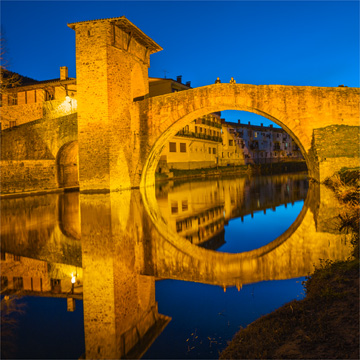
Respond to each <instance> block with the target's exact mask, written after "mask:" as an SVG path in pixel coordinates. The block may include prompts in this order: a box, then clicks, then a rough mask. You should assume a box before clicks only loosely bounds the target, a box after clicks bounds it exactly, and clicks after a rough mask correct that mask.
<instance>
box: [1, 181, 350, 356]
mask: <svg viewBox="0 0 360 360" xmlns="http://www.w3.org/2000/svg"><path fill="white" fill-rule="evenodd" d="M310 185H311V186H309V182H308V179H307V176H306V174H286V175H274V176H258V177H248V176H242V177H229V178H220V179H218V178H214V179H196V180H192V181H169V182H166V183H165V182H164V183H159V184H157V186H156V188H155V189H154V195H155V197H154V198H156V201H155V202H154V203H151V201H150V200H151V199H150V200H149V201H147V196H146V195H144V194H142V193H140V191H139V190H132V191H124V192H120V193H116V194H113V193H112V194H92V195H91V194H88V195H85V194H79V193H78V192H69V193H60V194H59V193H58V194H55V193H53V194H46V195H40V196H28V197H19V198H8V199H2V202H1V224H2V226H1V237H2V248H1V275H2V278H1V281H2V295H1V296H2V310H3V306H4V309H5V312H2V313H3V315H2V325H1V326H2V345H1V346H2V353H3V354H4V355H7V357H10V358H39V359H40V358H79V357H80V356H83V357H87V358H95V357H98V358H120V357H124V356H126V357H130V358H131V357H135V358H137V357H140V356H141V357H143V358H148V359H150V358H152V359H157V358H159V359H160V358H164V359H165V358H181V359H182V358H218V354H219V352H220V351H221V350H222V349H224V347H225V346H226V344H227V342H228V341H229V340H231V338H232V336H233V335H234V334H235V332H236V331H237V330H239V328H240V327H245V326H246V325H248V324H249V323H251V322H252V321H254V320H256V319H257V318H259V317H260V316H262V315H264V314H267V313H269V312H271V311H273V310H275V309H276V308H278V307H280V306H281V305H283V304H284V303H286V302H288V301H290V300H292V299H302V298H303V297H304V290H303V286H302V281H303V280H304V279H305V276H306V275H307V274H309V273H310V272H311V271H312V270H313V267H314V264H319V259H320V258H322V259H327V258H330V259H345V258H346V257H347V256H348V255H349V252H350V247H349V243H348V239H347V238H346V236H344V235H340V234H338V233H337V231H336V229H335V228H333V227H331V226H329V225H328V224H329V219H330V218H333V217H334V216H335V213H334V211H333V210H334V208H336V206H335V205H332V206H330V205H329V204H333V203H332V198H331V194H330V193H329V192H327V190H325V189H324V188H323V187H322V188H321V189H320V187H319V186H318V185H317V186H315V185H314V184H310ZM320 194H321V196H320ZM320 198H321V199H322V200H321V201H320ZM149 204H150V205H149ZM154 219H156V221H155V223H156V224H155V225H154ZM330 220H331V219H330ZM6 310H7V311H6ZM9 310H13V311H12V312H10V311H9ZM10 320H15V321H14V322H11V321H10Z"/></svg>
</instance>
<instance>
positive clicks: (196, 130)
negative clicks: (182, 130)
mask: <svg viewBox="0 0 360 360" xmlns="http://www.w3.org/2000/svg"><path fill="white" fill-rule="evenodd" d="M195 133H196V134H197V126H195Z"/></svg>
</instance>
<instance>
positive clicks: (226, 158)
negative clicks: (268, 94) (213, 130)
mask: <svg viewBox="0 0 360 360" xmlns="http://www.w3.org/2000/svg"><path fill="white" fill-rule="evenodd" d="M222 129H223V152H222V163H226V164H240V163H241V161H242V160H239V158H241V157H243V158H242V159H243V162H244V163H245V164H266V163H271V162H279V161H297V160H299V161H301V160H304V157H303V155H302V153H301V150H300V148H299V147H298V146H297V144H296V143H295V141H294V140H293V139H292V138H291V136H290V135H289V134H288V133H287V132H286V131H285V130H283V129H281V128H274V127H273V125H270V126H263V124H261V125H260V126H258V125H251V124H250V122H249V123H248V124H241V122H240V120H238V123H230V122H225V121H223V123H222Z"/></svg>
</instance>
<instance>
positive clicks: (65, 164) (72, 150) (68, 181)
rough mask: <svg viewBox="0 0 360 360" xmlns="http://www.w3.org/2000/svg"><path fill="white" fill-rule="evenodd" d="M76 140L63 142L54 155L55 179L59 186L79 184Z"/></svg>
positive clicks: (65, 186)
mask: <svg viewBox="0 0 360 360" xmlns="http://www.w3.org/2000/svg"><path fill="white" fill-rule="evenodd" d="M78 153H79V146H78V141H77V140H74V141H70V142H67V143H66V144H64V145H63V146H62V147H61V148H60V149H59V151H58V153H57V155H56V168H57V181H58V185H59V187H61V188H68V187H78V186H79V169H78V163H79V161H78V157H79V156H78Z"/></svg>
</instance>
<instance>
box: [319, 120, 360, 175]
mask: <svg viewBox="0 0 360 360" xmlns="http://www.w3.org/2000/svg"><path fill="white" fill-rule="evenodd" d="M358 121H359V119H358ZM359 144H360V128H359V126H346V125H332V126H327V127H324V128H319V129H315V130H314V142H313V151H314V153H315V156H316V158H317V161H318V162H319V170H320V180H321V181H323V180H325V179H326V178H327V177H330V176H332V175H333V174H334V173H335V172H336V171H338V170H340V169H341V168H343V167H349V168H353V167H358V166H360V161H359V154H360V149H359Z"/></svg>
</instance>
